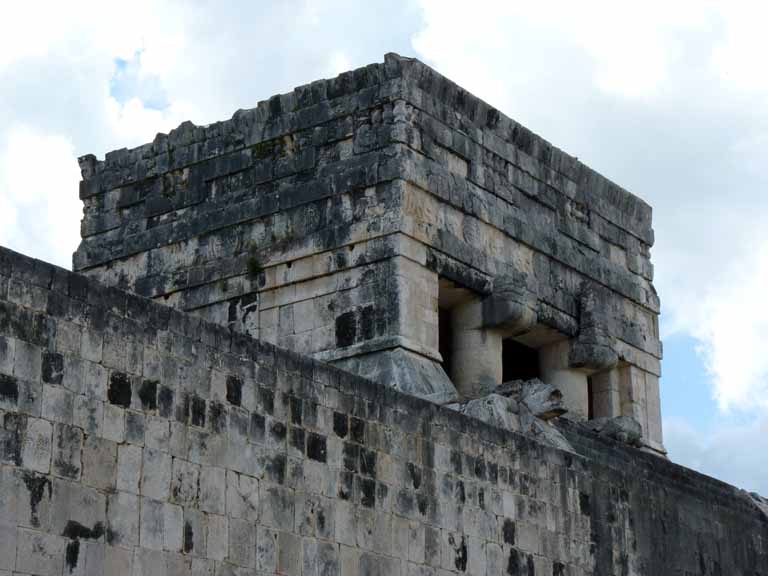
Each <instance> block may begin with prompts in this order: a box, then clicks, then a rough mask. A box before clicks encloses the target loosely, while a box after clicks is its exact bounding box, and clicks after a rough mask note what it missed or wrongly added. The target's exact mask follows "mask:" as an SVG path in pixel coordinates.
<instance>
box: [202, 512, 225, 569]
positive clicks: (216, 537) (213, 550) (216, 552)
mask: <svg viewBox="0 0 768 576" xmlns="http://www.w3.org/2000/svg"><path fill="white" fill-rule="evenodd" d="M228 528H229V524H228V521H227V518H226V516H220V515H218V514H209V515H208V541H207V542H206V546H207V547H206V557H207V558H210V559H211V560H224V559H225V558H226V557H227V555H228V553H229V530H228Z"/></svg>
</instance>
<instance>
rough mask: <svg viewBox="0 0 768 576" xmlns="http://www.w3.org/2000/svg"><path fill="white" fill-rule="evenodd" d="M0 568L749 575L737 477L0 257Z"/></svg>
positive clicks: (766, 528)
mask: <svg viewBox="0 0 768 576" xmlns="http://www.w3.org/2000/svg"><path fill="white" fill-rule="evenodd" d="M0 420H2V427H0V575H6V574H18V575H20V576H21V575H40V576H53V575H55V576H60V575H62V574H89V575H97V574H109V575H116V576H122V575H129V574H130V575H150V574H151V575H152V576H162V575H168V576H171V575H173V576H176V575H183V574H194V575H230V574H232V575H245V574H265V575H266V574H288V575H299V574H301V575H312V576H320V575H343V576H346V575H350V576H351V575H356V574H364V575H379V576H384V575H386V576H414V575H419V576H438V575H445V576H447V575H449V574H473V575H484V574H488V575H497V574H506V575H513V576H515V575H526V576H533V575H539V576H541V575H546V576H550V575H552V576H586V575H588V574H595V575H613V574H638V575H649V576H650V575H654V576H655V575H659V574H670V575H672V574H704V575H710V574H711V575H715V574H729V575H731V574H738V575H744V576H746V575H749V576H765V575H766V574H768V516H766V514H765V513H764V512H761V511H760V509H759V508H758V506H757V505H756V502H757V501H756V500H754V499H752V498H751V497H749V496H747V495H746V494H744V493H742V492H739V491H737V490H736V489H734V488H732V487H730V486H727V485H724V484H722V483H720V482H717V481H714V480H712V479H710V478H707V477H704V476H702V475H699V474H696V473H694V472H692V471H690V470H686V469H684V468H681V467H679V466H676V465H674V464H671V463H669V462H666V461H665V460H663V459H660V458H657V457H654V456H651V455H647V454H642V453H640V452H638V451H636V450H631V449H628V448H625V447H623V446H621V445H618V444H612V443H611V442H610V441H608V440H605V439H600V438H597V437H592V436H589V435H588V434H586V433H585V432H584V431H583V430H581V429H579V428H577V427H575V426H573V425H568V423H567V422H566V423H562V424H561V427H562V430H563V432H564V433H565V434H566V435H567V436H568V438H569V440H570V442H571V444H572V445H573V446H575V447H576V449H577V451H578V452H579V453H580V454H571V453H567V452H561V451H558V450H555V449H552V448H549V447H547V446H544V445H541V444H538V443H536V442H535V441H533V440H532V439H530V438H527V437H525V436H523V435H519V434H515V433H512V432H509V431H505V430H500V429H497V428H492V427H490V426H488V425H486V424H484V423H482V422H480V421H477V420H473V419H471V418H468V417H465V416H463V415H461V414H459V413H457V412H455V411H453V410H450V409H447V408H445V407H440V406H438V405H436V404H432V403H429V402H427V401H425V400H423V399H419V398H415V397H411V396H407V395H404V394H402V393H400V392H398V391H396V390H393V389H392V388H390V387H386V386H381V385H378V384H375V383H372V382H370V381H367V380H364V379H362V378H360V377H358V376H354V375H352V374H349V373H345V372H342V371H340V370H338V369H335V368H333V367H330V366H327V365H323V364H321V363H319V362H317V361H315V360H312V359H309V358H307V357H301V356H299V355H297V354H295V353H292V352H288V351H285V350H281V349H278V348H276V347H274V346H273V345H271V344H268V343H266V342H262V341H257V340H255V339H252V338H250V337H248V336H247V335H242V334H239V333H237V332H233V331H230V330H228V329H227V328H225V327H222V326H219V325H216V324H213V323H208V322H206V321H203V320H201V319H200V318H198V317H195V316H193V315H189V314H185V313H182V312H180V311H178V310H174V309H171V308H168V307H164V306H162V305H159V304H157V303H154V302H151V301H149V300H146V299H143V298H141V297H139V296H135V295H132V294H129V293H126V292H123V291H120V290H118V289H115V288H110V287H105V286H102V285H100V284H98V283H96V282H95V281H93V280H90V279H87V278H85V277H83V276H80V275H77V274H73V273H70V272H67V271H65V270H62V269H59V268H56V267H54V266H51V265H48V264H45V263H43V262H39V261H36V260H33V259H30V258H26V257H24V256H21V255H19V254H16V253H14V252H11V251H8V250H5V249H0Z"/></svg>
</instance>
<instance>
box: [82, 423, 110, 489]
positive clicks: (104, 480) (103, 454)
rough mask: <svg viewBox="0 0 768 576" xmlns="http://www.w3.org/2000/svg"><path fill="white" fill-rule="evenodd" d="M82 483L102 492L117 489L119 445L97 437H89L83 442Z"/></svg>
mask: <svg viewBox="0 0 768 576" xmlns="http://www.w3.org/2000/svg"><path fill="white" fill-rule="evenodd" d="M82 461H83V475H82V481H83V483H85V484H87V485H88V486H93V487H94V488H98V489H100V490H106V491H111V490H114V489H115V482H116V472H117V445H116V444H115V443H114V442H112V441H110V440H105V439H103V438H99V437H97V436H88V437H86V438H85V440H84V442H83V455H82Z"/></svg>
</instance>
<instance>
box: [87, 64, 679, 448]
mask: <svg viewBox="0 0 768 576" xmlns="http://www.w3.org/2000/svg"><path fill="white" fill-rule="evenodd" d="M81 167H82V172H83V182H82V187H81V192H80V195H81V198H82V199H83V201H84V203H85V217H84V219H83V223H82V235H83V241H82V243H81V245H80V248H79V249H78V251H77V253H76V254H75V257H74V269H75V270H76V271H79V272H82V273H84V274H87V275H88V276H91V277H94V278H98V279H99V280H101V281H103V282H106V283H108V284H112V285H114V286H118V287H120V288H123V289H126V290H130V291H132V292H135V293H137V294H140V295H142V296H146V297H149V298H153V299H155V300H157V301H159V302H162V303H164V304H167V305H170V306H173V307H176V308H179V309H182V310H185V311H188V312H192V313H193V314H195V315H198V316H200V317H202V318H205V319H206V320H210V321H213V322H216V323H219V324H223V325H227V326H229V327H231V328H233V329H235V330H238V331H242V332H244V333H246V334H249V335H251V336H253V337H254V338H260V339H262V340H265V341H268V342H272V343H274V344H277V345H278V346H280V347H285V348H289V349H292V350H295V351H296V352H299V353H301V354H307V355H311V356H313V357H314V358H317V359H319V360H323V361H326V362H330V363H333V364H335V365H337V366H339V367H342V368H345V369H348V370H351V371H352V372H355V373H358V374H360V375H363V376H366V377H368V378H370V379H373V380H375V381H378V382H381V383H383V384H386V385H389V386H394V387H395V388H397V389H399V390H402V391H405V392H407V393H409V394H413V395H416V396H421V397H423V398H426V399H429V400H432V401H434V402H437V403H440V404H446V403H452V402H457V401H466V400H471V399H476V398H479V397H484V396H486V395H489V394H492V393H494V391H495V390H496V388H497V386H499V385H500V384H502V383H503V382H507V381H510V380H516V379H523V380H528V379H532V378H539V379H541V380H542V381H543V382H545V383H547V384H552V385H554V386H556V387H557V388H558V389H559V390H560V392H561V393H562V395H563V397H564V398H563V400H564V404H565V406H566V408H567V410H568V415H569V417H570V418H574V419H593V418H614V417H617V416H627V417H631V418H632V419H634V420H636V421H637V422H639V424H640V427H641V431H642V444H643V446H645V447H647V448H648V449H651V450H654V451H657V452H662V453H663V452H664V448H663V444H662V433H661V421H660V407H659V374H660V368H659V366H660V358H661V343H660V342H659V332H658V313H659V300H658V297H657V296H656V292H655V290H654V288H653V284H652V279H653V268H652V265H651V263H650V260H649V258H650V247H651V245H652V244H653V230H652V228H651V208H650V206H648V204H646V203H645V202H643V201H642V200H640V199H639V198H637V197H635V196H633V195H632V194H630V193H629V192H627V191H625V190H624V189H622V188H621V187H619V186H617V185H616V184H614V183H612V182H610V181H609V180H607V179H606V178H604V177H602V176H600V175H599V174H597V173H596V172H595V171H593V170H592V169H590V168H588V167H587V166H585V165H584V164H582V163H581V162H579V161H578V160H577V159H576V158H574V157H572V156H569V155H568V154H566V153H564V152H562V151H561V150H559V149H557V148H555V147H554V146H552V145H551V144H549V143H548V142H547V141H545V140H543V139H542V138H540V137H538V136H536V135H535V134H533V133H532V132H531V131H529V130H528V129H526V128H524V127H523V126H521V125H519V124H517V123H516V122H514V121H513V120H510V119H509V118H507V117H506V116H504V115H503V114H501V113H500V112H499V111H498V110H496V109H494V108H492V107H491V106H489V105H487V104H486V103H485V102H483V101H481V100H480V99H478V98H476V97H474V96H472V95H471V94H469V93H468V92H467V91H465V90H463V89H462V88H460V87H458V86H457V85H455V84H454V83H452V82H450V81H449V80H447V79H446V78H444V77H442V76H440V75H439V74H437V73H436V72H435V71H434V70H432V69H431V68H429V67H427V66H425V65H424V64H422V63H421V62H419V61H417V60H412V59H408V58H402V57H400V56H397V55H394V54H389V55H387V56H386V58H385V62H384V63H383V64H374V65H371V66H368V67H366V68H364V69H360V70H357V71H355V72H350V73H347V74H342V75H341V76H339V77H338V78H336V79H333V80H323V81H318V82H314V83H312V84H309V85H306V86H303V87H300V88H297V89H296V90H294V91H293V92H291V93H289V94H284V95H280V96H275V97H273V98H271V99H269V100H268V101H265V102H262V103H260V104H259V106H258V107H257V108H255V109H252V110H241V111H238V112H237V113H236V114H235V115H234V116H233V118H232V119H231V120H227V121H224V122H220V123H216V124H212V125H209V126H201V127H198V126H194V125H192V124H190V123H186V124H182V125H181V126H180V127H179V128H178V129H176V130H174V131H172V132H171V133H170V135H168V136H165V135H158V137H157V138H156V139H155V140H154V142H152V143H150V144H147V145H145V146H141V147H139V148H136V149H133V150H118V151H116V152H112V153H110V154H108V155H107V157H106V160H104V161H96V159H95V158H94V157H93V156H86V157H84V158H82V159H81Z"/></svg>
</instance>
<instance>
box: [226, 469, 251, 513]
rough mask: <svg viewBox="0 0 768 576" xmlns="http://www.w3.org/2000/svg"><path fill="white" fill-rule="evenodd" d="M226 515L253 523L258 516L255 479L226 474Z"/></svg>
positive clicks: (232, 473)
mask: <svg viewBox="0 0 768 576" xmlns="http://www.w3.org/2000/svg"><path fill="white" fill-rule="evenodd" d="M226 491H227V492H226V507H227V515H228V516H229V517H232V518H242V519H245V520H250V521H251V522H255V521H256V520H258V514H259V482H258V480H256V479H255V478H252V477H250V476H246V475H244V474H238V473H237V472H233V471H231V470H227V472H226Z"/></svg>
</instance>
